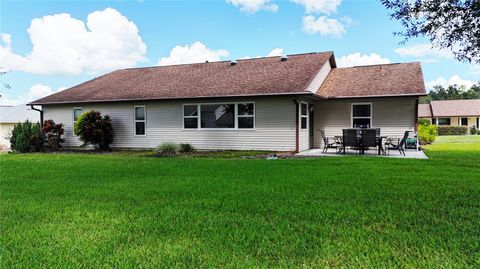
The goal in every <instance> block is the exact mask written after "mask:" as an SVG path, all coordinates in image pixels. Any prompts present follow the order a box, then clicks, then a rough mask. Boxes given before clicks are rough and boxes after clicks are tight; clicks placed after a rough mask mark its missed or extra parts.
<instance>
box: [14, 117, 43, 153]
mask: <svg viewBox="0 0 480 269" xmlns="http://www.w3.org/2000/svg"><path fill="white" fill-rule="evenodd" d="M43 139H44V136H43V134H42V131H41V129H40V124H38V123H31V122H29V121H28V120H27V121H25V122H23V123H17V124H15V126H14V127H13V130H12V135H11V136H10V147H11V148H12V150H13V151H16V152H21V153H26V152H32V151H42V149H43Z"/></svg>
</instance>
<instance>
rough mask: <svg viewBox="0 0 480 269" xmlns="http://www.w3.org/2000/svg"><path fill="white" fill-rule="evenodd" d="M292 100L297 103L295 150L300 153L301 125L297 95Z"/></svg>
mask: <svg viewBox="0 0 480 269" xmlns="http://www.w3.org/2000/svg"><path fill="white" fill-rule="evenodd" d="M292 101H293V103H294V104H295V152H296V153H298V152H300V128H299V127H300V126H299V122H298V118H299V114H298V112H299V108H298V100H297V97H295V98H294V99H293V100H292Z"/></svg>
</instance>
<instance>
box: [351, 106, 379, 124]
mask: <svg viewBox="0 0 480 269" xmlns="http://www.w3.org/2000/svg"><path fill="white" fill-rule="evenodd" d="M356 105H370V117H354V116H353V106H356ZM354 119H370V128H374V127H373V104H372V102H363V103H351V104H350V128H353V120H354Z"/></svg>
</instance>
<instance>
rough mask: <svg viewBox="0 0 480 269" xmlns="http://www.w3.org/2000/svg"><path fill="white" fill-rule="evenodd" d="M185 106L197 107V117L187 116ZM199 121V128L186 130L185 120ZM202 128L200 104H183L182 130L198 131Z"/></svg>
mask: <svg viewBox="0 0 480 269" xmlns="http://www.w3.org/2000/svg"><path fill="white" fill-rule="evenodd" d="M185 106H197V116H185ZM186 118H187V119H195V118H196V119H197V128H185V119H186ZM199 127H200V105H199V104H183V105H182V128H183V130H197V129H198V128H199Z"/></svg>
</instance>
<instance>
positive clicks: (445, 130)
mask: <svg viewBox="0 0 480 269" xmlns="http://www.w3.org/2000/svg"><path fill="white" fill-rule="evenodd" d="M467 131H468V128H467V127H465V126H438V135H466V134H467Z"/></svg>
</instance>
